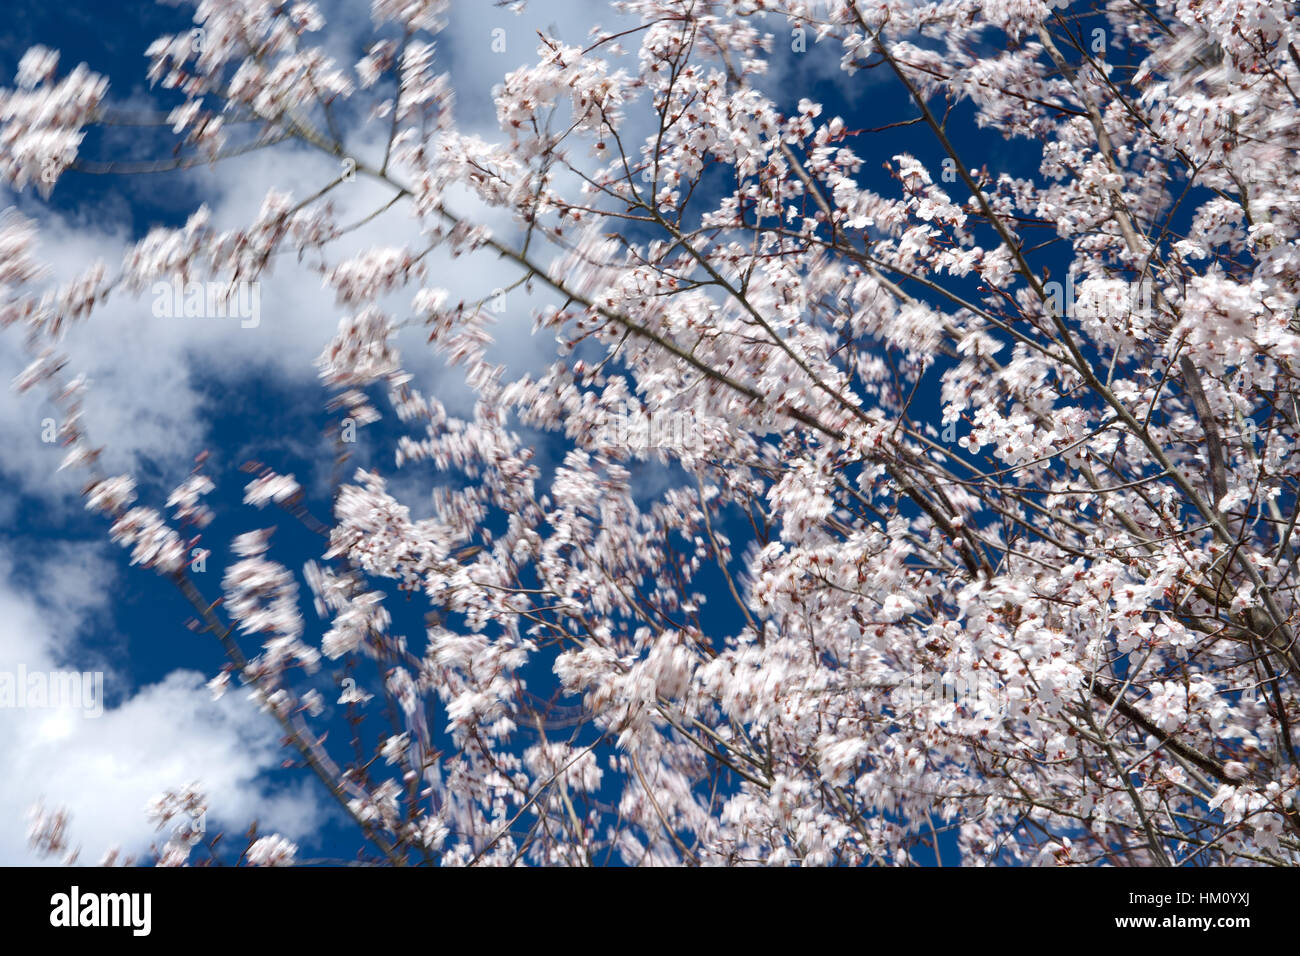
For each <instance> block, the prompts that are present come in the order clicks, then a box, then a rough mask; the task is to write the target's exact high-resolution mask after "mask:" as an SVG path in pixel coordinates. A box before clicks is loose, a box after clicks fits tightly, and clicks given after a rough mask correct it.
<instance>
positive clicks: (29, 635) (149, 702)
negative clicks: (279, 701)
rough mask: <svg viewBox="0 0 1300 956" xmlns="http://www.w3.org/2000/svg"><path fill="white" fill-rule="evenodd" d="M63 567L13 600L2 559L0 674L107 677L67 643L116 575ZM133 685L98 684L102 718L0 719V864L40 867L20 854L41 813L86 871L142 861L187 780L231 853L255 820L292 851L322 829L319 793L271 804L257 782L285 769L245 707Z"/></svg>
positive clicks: (89, 710) (81, 714) (87, 712)
mask: <svg viewBox="0 0 1300 956" xmlns="http://www.w3.org/2000/svg"><path fill="white" fill-rule="evenodd" d="M69 555H75V556H76V559H75V560H74V559H73V558H70V557H69ZM58 556H59V558H61V560H57V561H51V562H50V563H49V564H47V565H45V567H44V569H43V571H42V572H41V574H40V575H39V577H40V578H41V579H42V580H44V581H46V582H47V586H44V587H38V588H35V589H28V588H23V589H21V590H20V589H18V588H15V587H14V586H13V581H14V576H13V557H12V555H11V554H9V553H7V552H0V572H3V574H0V580H4V581H5V582H6V583H4V584H3V585H0V673H3V674H8V675H17V674H18V673H19V668H20V667H21V668H23V670H24V671H25V673H26V674H27V675H32V674H42V675H44V674H49V673H51V672H53V671H55V670H63V671H66V670H77V671H83V670H84V671H89V670H91V669H92V668H96V667H103V666H104V664H103V661H102V660H101V659H100V657H99V656H98V655H95V654H91V653H88V652H87V651H85V650H84V649H83V648H80V647H79V646H78V644H77V642H76V640H75V639H74V638H75V636H76V635H77V633H79V632H80V631H82V630H83V629H84V626H85V624H86V623H87V619H88V618H90V617H91V616H92V615H95V614H97V613H99V612H101V611H102V610H103V608H104V605H105V602H106V601H107V599H108V596H109V592H110V588H111V585H112V583H113V576H112V574H111V571H110V567H111V566H109V565H107V564H106V563H105V562H102V560H97V559H96V558H95V557H94V552H93V549H87V548H84V547H75V546H74V547H64V548H61V549H58ZM127 680H128V679H127V677H126V675H125V674H123V673H121V671H120V670H117V669H109V670H108V672H107V673H106V674H105V675H104V688H105V696H106V697H107V699H108V700H109V701H110V702H114V701H116V702H115V703H114V705H113V706H111V707H106V708H104V709H103V711H102V713H101V714H100V715H99V716H91V715H92V714H94V713H95V711H96V709H98V708H96V707H95V703H96V701H95V700H94V699H93V696H91V695H88V696H87V697H84V698H82V699H79V700H63V701H60V702H59V704H60V706H48V707H43V708H37V707H22V708H10V707H5V708H3V709H0V766H3V767H4V768H5V773H4V779H3V783H0V865H18V864H29V863H34V862H40V860H39V858H38V857H37V856H36V854H35V853H34V852H33V851H32V850H31V849H30V848H29V847H28V846H27V819H26V814H27V811H28V809H29V808H30V807H31V806H32V805H33V804H34V803H36V802H37V801H42V802H43V803H44V804H45V806H46V807H47V808H54V807H57V806H64V807H66V808H67V809H68V810H69V811H70V813H71V818H72V819H71V826H70V836H71V839H72V842H73V845H79V846H80V847H81V848H82V858H81V862H83V863H94V862H95V861H96V860H98V859H99V858H100V856H101V855H102V854H103V853H104V852H105V851H106V850H107V849H108V848H109V847H111V846H119V847H121V848H122V849H123V850H124V851H126V852H127V853H134V854H140V855H143V854H147V852H148V850H149V847H150V845H151V844H152V843H154V842H157V844H158V845H159V846H161V844H162V843H163V842H165V840H166V837H167V834H166V833H163V834H158V833H156V832H155V831H154V829H153V826H152V825H151V824H150V822H149V821H148V820H147V818H146V815H145V806H146V804H147V803H148V801H149V800H150V799H151V798H152V797H154V796H156V795H158V794H160V793H162V792H163V791H165V790H169V789H178V788H180V787H183V786H185V785H186V784H188V783H190V782H191V781H198V782H199V784H200V787H201V789H203V790H204V791H205V792H206V793H207V795H208V798H209V807H210V809H209V812H208V827H209V830H210V831H212V830H213V829H223V830H226V831H227V832H228V833H229V834H230V837H231V838H232V842H235V841H237V839H238V836H239V834H241V833H242V832H243V831H244V830H245V829H246V828H247V826H248V825H249V823H250V822H252V821H253V820H254V819H257V820H258V821H259V823H260V825H261V829H262V831H263V832H268V831H272V830H278V831H280V832H282V833H284V834H285V835H287V836H289V837H291V838H294V839H299V840H301V839H302V838H303V837H304V836H306V835H307V834H310V833H311V832H313V831H314V830H315V829H316V827H317V826H318V825H319V823H320V821H321V819H322V814H323V813H324V812H325V809H324V807H323V806H322V803H321V798H320V796H319V795H318V792H317V791H316V790H312V789H307V788H304V787H298V788H295V789H294V790H292V791H289V792H287V793H285V792H281V793H278V794H274V795H270V796H268V795H267V794H266V781H265V778H264V777H263V776H262V775H263V774H264V773H265V772H267V771H269V770H272V769H274V768H275V767H277V766H278V765H279V762H280V760H281V759H282V758H283V751H282V749H281V748H280V746H279V742H278V732H277V727H276V725H275V723H274V722H273V721H272V720H271V719H270V718H269V717H267V716H266V715H265V714H262V713H259V712H258V710H257V708H256V707H255V706H254V705H253V704H252V703H251V702H250V701H248V700H247V699H246V698H245V696H244V695H243V694H241V693H231V694H227V695H226V696H225V697H223V698H222V699H221V700H220V701H213V700H212V695H211V693H210V692H209V691H208V690H207V688H206V687H205V686H204V681H205V677H204V676H203V675H202V674H199V673H198V672H196V671H191V670H177V671H173V672H172V673H170V674H168V675H167V677H166V678H164V679H163V680H162V681H160V682H158V683H156V684H151V685H148V686H145V687H140V688H131V687H129V686H128V687H123V686H122V685H123V684H124V683H125V682H126V681H127ZM115 685H117V686H115ZM51 703H53V701H51ZM98 703H100V704H102V703H103V702H102V700H101V701H99V702H98ZM306 783H311V781H307V782H306Z"/></svg>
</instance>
